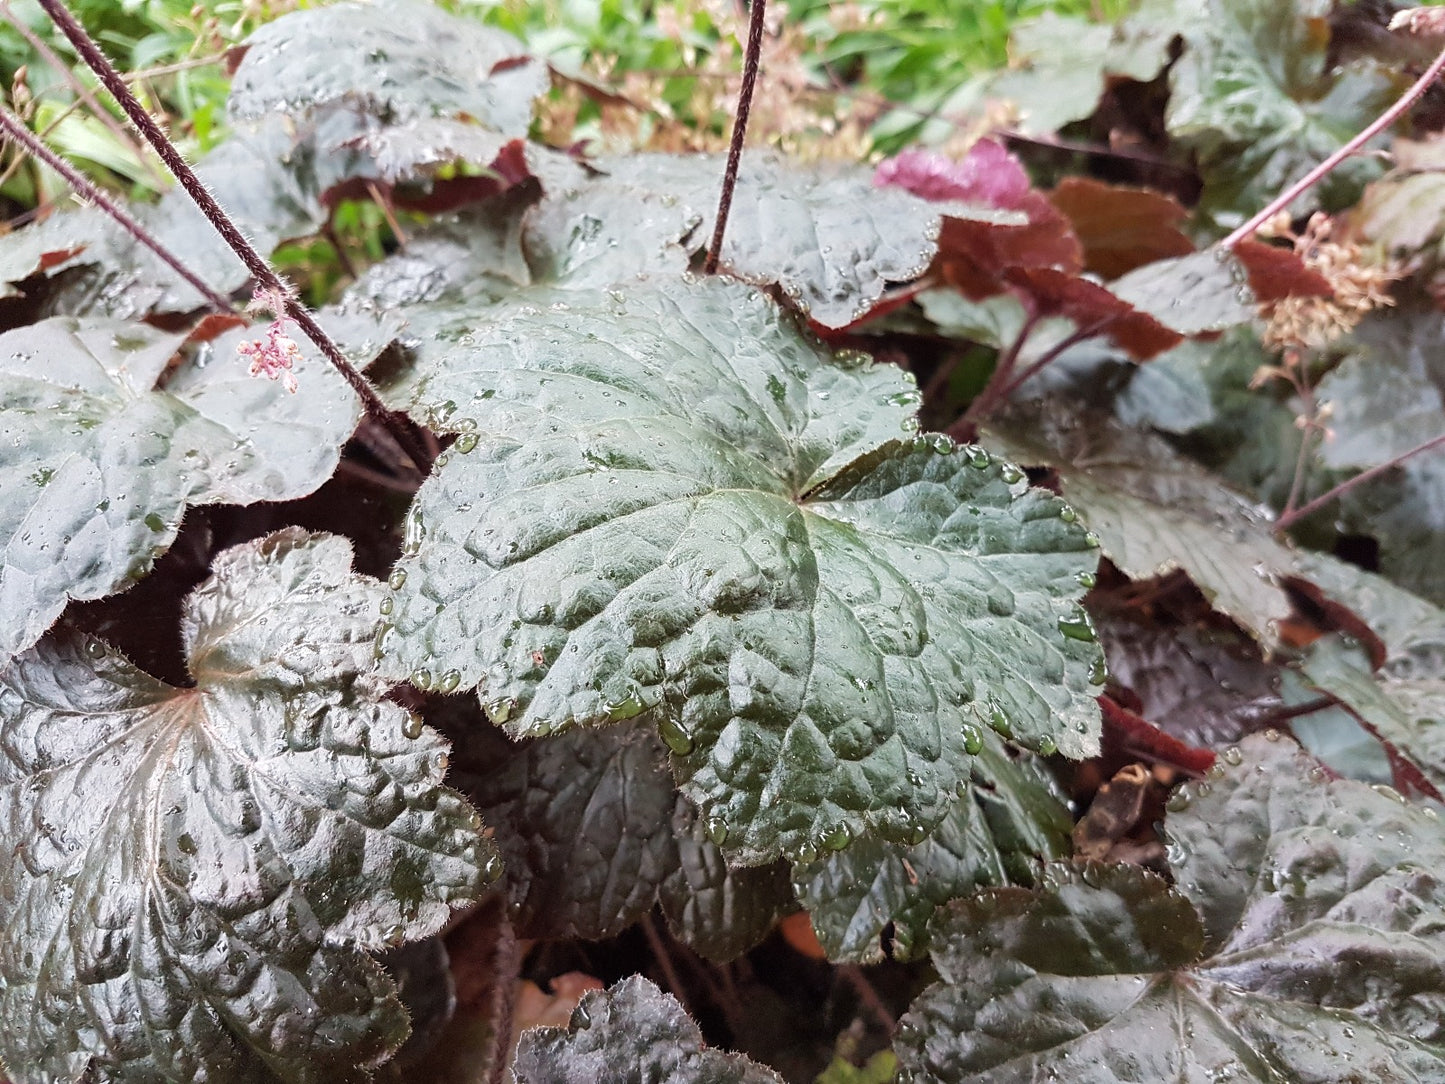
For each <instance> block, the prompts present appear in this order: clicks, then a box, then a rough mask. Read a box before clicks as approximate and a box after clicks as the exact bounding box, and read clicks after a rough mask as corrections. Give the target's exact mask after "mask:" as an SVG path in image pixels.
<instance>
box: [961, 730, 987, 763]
mask: <svg viewBox="0 0 1445 1084" xmlns="http://www.w3.org/2000/svg"><path fill="white" fill-rule="evenodd" d="M963 748H964V749H965V750H966V751H967V752H968V754H969V756H978V754H979V753H981V752H983V733H982V732H981V731H980V730H979V729H978V728H977V727H974V726H966V727H964V728H963Z"/></svg>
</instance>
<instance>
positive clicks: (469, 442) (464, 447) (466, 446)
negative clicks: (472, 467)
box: [452, 433, 477, 455]
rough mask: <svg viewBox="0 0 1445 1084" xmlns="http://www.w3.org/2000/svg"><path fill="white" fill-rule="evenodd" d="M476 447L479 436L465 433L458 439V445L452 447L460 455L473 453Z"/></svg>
mask: <svg viewBox="0 0 1445 1084" xmlns="http://www.w3.org/2000/svg"><path fill="white" fill-rule="evenodd" d="M476 446H477V435H476V434H475V433H463V434H462V435H461V436H459V437H457V439H456V443H455V444H453V445H452V447H453V448H455V449H456V450H457V454H458V455H466V454H467V453H468V452H471V451H473V450H474V449H475V448H476Z"/></svg>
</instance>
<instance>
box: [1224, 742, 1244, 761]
mask: <svg viewBox="0 0 1445 1084" xmlns="http://www.w3.org/2000/svg"><path fill="white" fill-rule="evenodd" d="M1219 755H1220V757H1221V758H1222V759H1223V760H1224V763H1226V764H1243V763H1244V753H1243V751H1242V750H1241V749H1240V748H1239V746H1237V745H1231V746H1230V747H1229V748H1228V749H1226V750H1225V751H1224V752H1222V753H1220V754H1219Z"/></svg>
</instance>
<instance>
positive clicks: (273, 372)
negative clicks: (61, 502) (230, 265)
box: [236, 289, 301, 395]
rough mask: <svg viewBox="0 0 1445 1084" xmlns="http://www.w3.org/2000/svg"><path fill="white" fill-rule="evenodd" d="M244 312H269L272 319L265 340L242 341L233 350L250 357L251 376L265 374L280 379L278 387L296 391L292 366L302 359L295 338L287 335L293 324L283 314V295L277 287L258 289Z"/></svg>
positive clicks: (242, 355)
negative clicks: (275, 288) (274, 288)
mask: <svg viewBox="0 0 1445 1084" xmlns="http://www.w3.org/2000/svg"><path fill="white" fill-rule="evenodd" d="M246 311H247V312H261V311H267V312H270V313H271V315H272V316H273V318H274V319H272V321H271V325H270V326H269V327H268V328H267V329H266V337H265V338H264V339H254V340H252V341H251V342H243V343H241V344H240V345H239V346H238V347H236V353H237V354H239V355H240V356H241V357H243V358H250V359H251V369H250V372H251V375H252V376H265V377H267V378H269V379H271V380H279V381H281V386H282V387H283V388H285V389H286V390H287V391H288V392H290V393H291V394H292V395H295V394H296V387H297V385H296V377H295V376H294V375H293V374H292V372H291V369H292V366H293V365H295V363H296V362H298V361H300V360H301V348H300V347H299V346H297V345H296V340H295V339H293V338H291V336H290V335H288V334H287V331H288V330H289V329H290V327H291V325H292V324H294V323H295V321H294V320H292V319H291V318H290V317H289V316H287V315H286V298H285V296H284V295H282V293H281V292H280V291H279V290H267V289H258V290H257V291H256V293H255V295H254V296H253V297H252V298H251V303H250V304H249V305H247V306H246Z"/></svg>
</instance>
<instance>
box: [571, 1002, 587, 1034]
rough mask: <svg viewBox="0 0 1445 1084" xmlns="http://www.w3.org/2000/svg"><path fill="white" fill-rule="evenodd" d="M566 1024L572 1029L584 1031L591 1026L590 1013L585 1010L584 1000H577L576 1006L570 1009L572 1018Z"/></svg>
mask: <svg viewBox="0 0 1445 1084" xmlns="http://www.w3.org/2000/svg"><path fill="white" fill-rule="evenodd" d="M567 1026H568V1027H569V1028H571V1029H572V1030H573V1031H586V1030H587V1029H588V1028H590V1027H591V1026H592V1014H591V1013H590V1012H588V1011H587V1005H586V1003H585V1002H581V1001H579V1002H578V1003H577V1007H576V1008H575V1009H573V1010H572V1018H571V1020H569V1021H568V1023H567Z"/></svg>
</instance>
